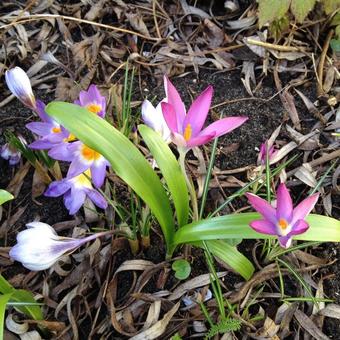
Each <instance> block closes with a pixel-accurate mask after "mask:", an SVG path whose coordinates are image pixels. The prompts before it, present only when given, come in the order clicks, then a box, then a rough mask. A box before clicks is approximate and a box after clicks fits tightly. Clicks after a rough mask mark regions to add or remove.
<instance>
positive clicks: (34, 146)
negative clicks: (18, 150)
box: [28, 139, 55, 150]
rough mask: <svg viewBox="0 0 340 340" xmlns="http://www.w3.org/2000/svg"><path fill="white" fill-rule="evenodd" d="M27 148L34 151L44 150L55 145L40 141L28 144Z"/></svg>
mask: <svg viewBox="0 0 340 340" xmlns="http://www.w3.org/2000/svg"><path fill="white" fill-rule="evenodd" d="M28 146H29V147H30V148H31V149H34V150H45V149H50V148H52V147H53V146H55V144H54V143H51V142H50V141H48V140H43V139H40V140H36V141H35V142H33V143H31V144H29V145H28Z"/></svg>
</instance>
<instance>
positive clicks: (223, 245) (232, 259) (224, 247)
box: [206, 240, 255, 280]
mask: <svg viewBox="0 0 340 340" xmlns="http://www.w3.org/2000/svg"><path fill="white" fill-rule="evenodd" d="M206 243H207V246H208V248H209V250H210V252H211V253H212V254H213V255H214V256H217V257H218V258H220V259H221V260H222V261H224V262H225V263H226V264H228V265H229V266H230V267H231V268H232V269H233V270H234V271H235V272H237V273H239V274H240V275H241V276H242V277H243V278H244V279H246V280H249V279H250V278H251V277H252V275H253V273H254V271H255V268H254V266H253V264H252V263H251V262H250V261H249V260H248V259H247V258H246V257H245V256H244V255H243V254H242V253H240V252H239V251H238V250H237V248H236V247H233V246H231V245H230V244H229V243H228V242H226V241H225V240H211V241H206Z"/></svg>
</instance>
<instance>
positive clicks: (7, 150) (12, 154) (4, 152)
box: [0, 135, 27, 165]
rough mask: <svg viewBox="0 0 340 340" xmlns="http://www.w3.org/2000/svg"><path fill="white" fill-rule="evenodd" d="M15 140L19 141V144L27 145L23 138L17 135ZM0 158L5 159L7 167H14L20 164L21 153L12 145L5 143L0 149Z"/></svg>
mask: <svg viewBox="0 0 340 340" xmlns="http://www.w3.org/2000/svg"><path fill="white" fill-rule="evenodd" d="M17 138H18V139H19V140H20V142H21V144H23V145H27V142H26V140H25V138H24V137H22V136H20V135H19V136H18V137H17ZM0 157H2V158H3V159H6V160H7V161H8V163H9V165H16V164H18V163H19V162H20V159H21V152H20V150H18V149H17V148H16V147H15V146H14V145H11V144H10V143H6V144H5V145H3V146H2V147H1V148H0Z"/></svg>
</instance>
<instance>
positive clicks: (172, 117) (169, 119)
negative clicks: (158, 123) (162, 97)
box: [161, 103, 178, 133]
mask: <svg viewBox="0 0 340 340" xmlns="http://www.w3.org/2000/svg"><path fill="white" fill-rule="evenodd" d="M161 107H162V112H163V117H164V119H165V121H166V124H167V125H168V128H169V129H170V130H171V132H174V133H178V129H177V118H176V111H175V109H174V107H173V106H172V105H171V104H168V103H161Z"/></svg>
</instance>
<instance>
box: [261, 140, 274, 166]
mask: <svg viewBox="0 0 340 340" xmlns="http://www.w3.org/2000/svg"><path fill="white" fill-rule="evenodd" d="M268 146H269V149H268V158H269V161H271V159H272V158H273V157H274V156H275V155H276V154H277V151H276V150H275V148H274V145H268V141H266V142H265V143H262V144H261V146H260V152H259V156H258V162H259V163H261V164H266V159H267V148H268Z"/></svg>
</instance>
